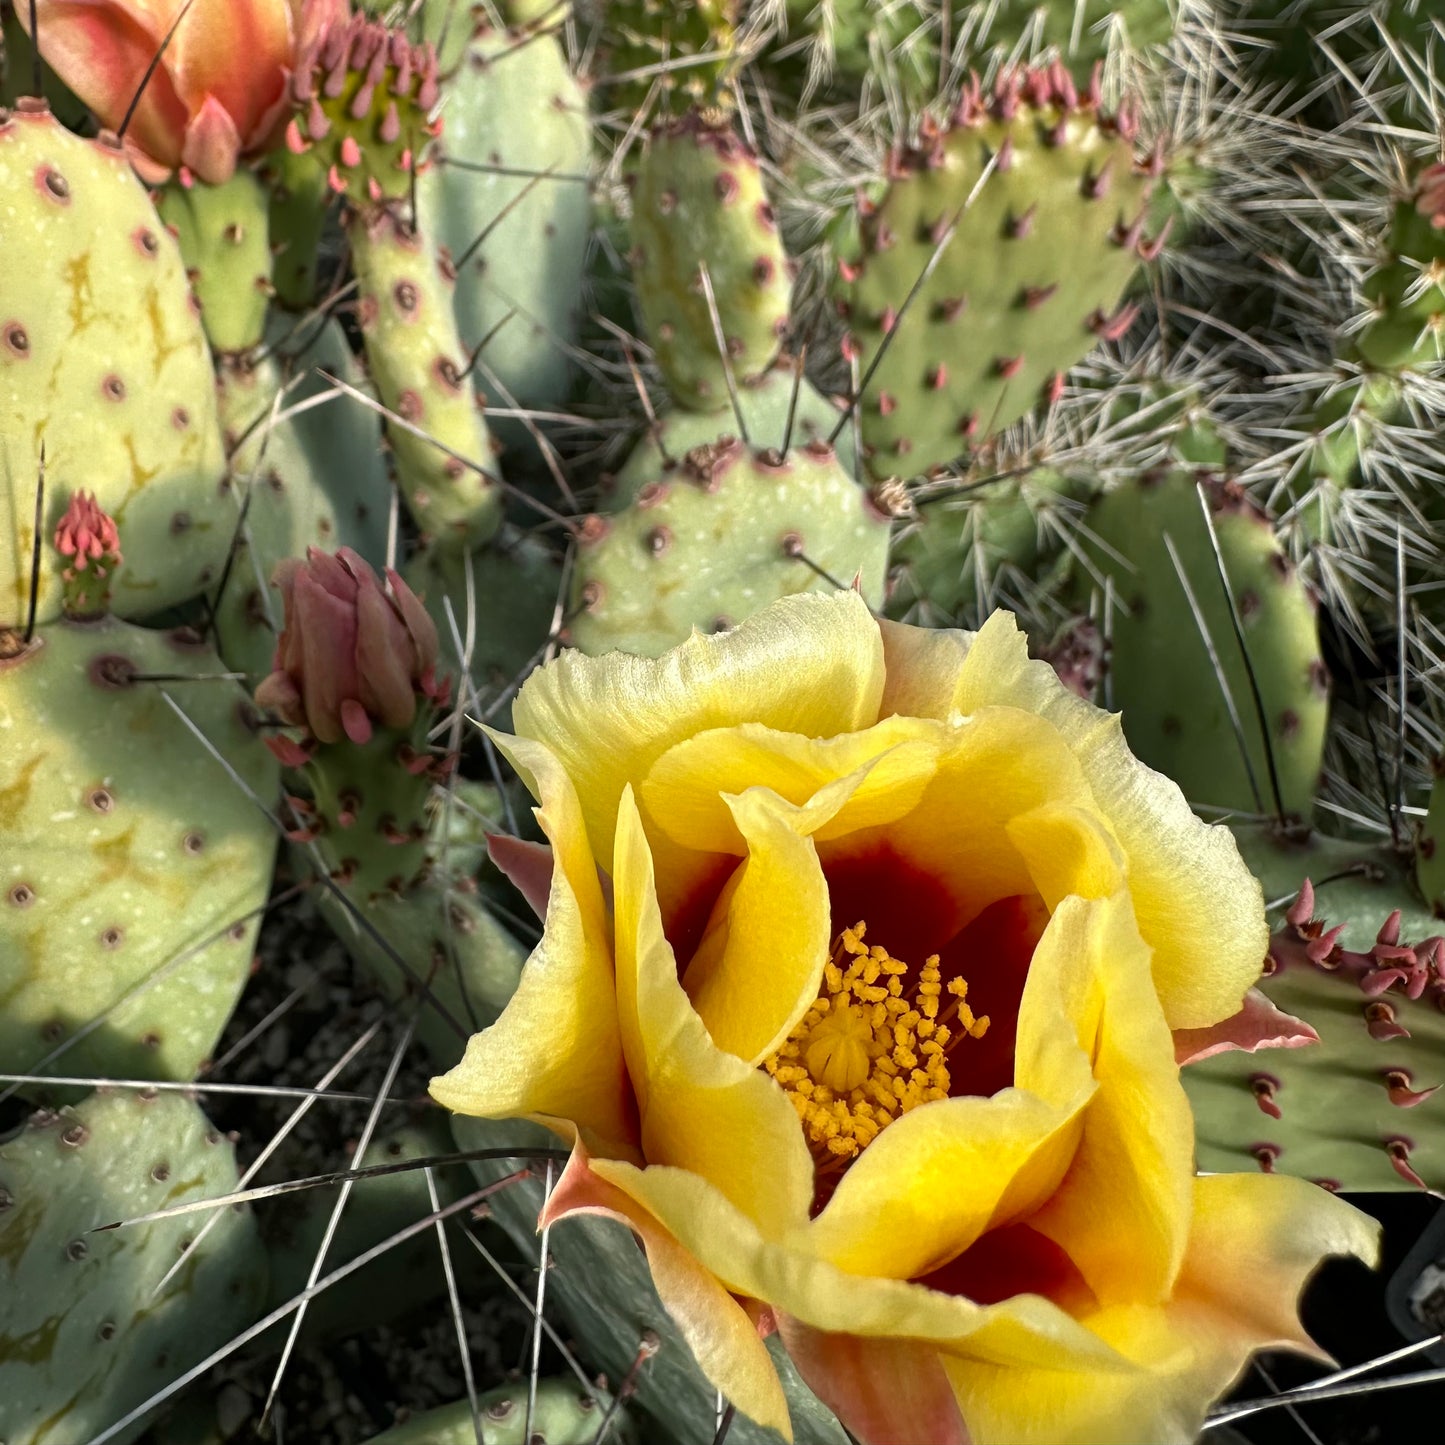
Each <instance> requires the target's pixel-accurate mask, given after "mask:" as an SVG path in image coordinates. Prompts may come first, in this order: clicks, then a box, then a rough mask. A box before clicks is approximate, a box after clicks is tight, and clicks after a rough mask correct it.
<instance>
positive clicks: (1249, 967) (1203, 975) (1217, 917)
mask: <svg viewBox="0 0 1445 1445" xmlns="http://www.w3.org/2000/svg"><path fill="white" fill-rule="evenodd" d="M960 636H961V637H963V638H967V634H960ZM889 647H890V652H891V651H892V650H893V648H894V645H893V643H891V642H890V643H889ZM913 652H914V654H916V653H917V649H916V648H915V649H914V650H913ZM929 655H930V657H935V658H936V657H937V656H941V655H942V649H941V647H935V648H934V649H933V650H932V651H931V652H930V654H929ZM891 688H892V684H891V682H890V684H889V690H890V691H891ZM1000 704H1002V705H1006V706H1011V707H1021V708H1024V709H1026V710H1027V711H1029V712H1032V713H1037V714H1038V715H1039V716H1040V717H1044V718H1047V719H1048V720H1049V721H1050V722H1051V723H1052V724H1053V725H1054V726H1055V727H1056V728H1057V729H1058V730H1059V732H1060V733H1061V734H1062V736H1063V737H1064V738H1065V739H1066V740H1067V742H1068V745H1069V747H1070V748H1072V750H1073V752H1074V754H1075V756H1076V757H1077V758H1078V760H1079V763H1080V765H1081V766H1082V767H1083V770H1084V775H1085V776H1086V777H1087V778H1088V781H1089V787H1090V789H1091V790H1092V792H1093V795H1094V798H1095V800H1096V802H1097V804H1098V806H1099V808H1100V810H1101V811H1102V812H1103V814H1104V816H1105V817H1106V818H1107V819H1108V820H1109V823H1110V826H1111V827H1112V828H1113V830H1114V835H1115V837H1116V838H1117V839H1118V840H1119V845H1120V846H1121V847H1122V848H1123V850H1124V853H1125V855H1126V856H1127V858H1128V860H1129V889H1130V892H1131V893H1132V895H1133V898H1134V912H1135V916H1136V917H1137V919H1138V921H1139V931H1140V932H1141V933H1142V934H1143V935H1144V941H1145V942H1146V943H1148V944H1149V946H1150V947H1151V948H1152V949H1153V950H1154V981H1155V984H1156V986H1157V987H1158V990H1159V997H1160V999H1161V1000H1162V1002H1163V1004H1164V1014H1165V1017H1166V1018H1167V1019H1168V1020H1169V1026H1170V1027H1171V1028H1191V1029H1192V1028H1205V1027H1207V1026H1208V1025H1210V1024H1212V1023H1217V1022H1218V1021H1219V1020H1220V1019H1224V1018H1228V1017H1229V1016H1230V1015H1231V1014H1233V1013H1236V1012H1237V1011H1238V1009H1239V1006H1240V1000H1241V999H1243V997H1244V995H1245V992H1246V990H1247V989H1248V988H1249V987H1250V985H1251V984H1253V983H1254V981H1255V980H1256V979H1257V978H1258V977H1259V974H1260V970H1261V969H1262V967H1263V964H1264V957H1265V952H1266V949H1267V948H1268V944H1269V930H1268V926H1267V924H1266V922H1265V917H1264V897H1263V894H1262V892H1261V889H1260V885H1259V883H1258V881H1257V880H1256V879H1255V878H1254V876H1253V875H1252V874H1251V873H1250V871H1249V869H1248V868H1247V867H1246V866H1245V864H1244V862H1243V860H1242V859H1241V858H1240V856H1239V849H1238V847H1236V845H1235V842H1234V838H1233V836H1232V835H1231V834H1230V832H1229V830H1228V829H1227V828H1225V827H1223V826H1209V825H1207V824H1205V823H1202V822H1201V821H1200V820H1199V819H1198V818H1196V817H1195V816H1194V814H1193V813H1192V812H1191V811H1190V808H1189V805H1188V803H1187V802H1186V801H1185V799H1184V795H1183V793H1181V792H1180V791H1179V788H1178V787H1177V786H1176V785H1175V784H1174V783H1173V782H1171V781H1170V780H1169V779H1168V778H1166V777H1164V775H1163V774H1162V773H1156V772H1154V770H1153V769H1152V768H1147V767H1145V766H1144V764H1143V763H1141V762H1140V761H1139V760H1138V759H1137V758H1136V757H1134V756H1133V754H1132V753H1130V751H1129V746H1128V744H1127V743H1126V742H1125V741H1124V734H1123V730H1122V728H1121V727H1120V724H1119V719H1118V718H1117V717H1116V716H1114V715H1112V714H1109V713H1105V712H1103V711H1101V710H1100V709H1099V708H1096V707H1095V706H1094V705H1093V704H1092V703H1089V702H1085V701H1084V699H1083V698H1080V697H1076V696H1075V695H1074V694H1073V693H1071V692H1070V691H1069V690H1068V689H1067V688H1066V687H1065V686H1064V685H1063V683H1061V682H1060V681H1059V679H1058V677H1057V675H1056V674H1055V672H1054V670H1053V668H1051V667H1050V666H1049V665H1048V663H1046V662H1037V661H1030V659H1029V656H1028V643H1027V640H1026V639H1025V637H1024V635H1023V634H1022V633H1021V632H1020V631H1019V630H1018V624H1017V622H1016V621H1015V620H1014V618H1013V617H1012V616H1011V615H1009V614H1008V613H1005V612H996V613H994V614H993V616H992V617H990V618H989V619H988V621H987V622H986V623H985V624H984V625H983V627H982V628H981V629H980V631H979V632H977V633H976V634H974V636H973V638H972V640H971V641H970V642H969V643H968V647H967V653H966V655H965V656H964V659H963V662H962V664H961V666H960V667H959V668H958V671H957V674H956V676H955V679H954V689H953V700H952V704H951V707H952V709H954V710H957V711H958V712H961V713H964V714H970V713H975V712H977V711H978V710H979V709H981V708H985V707H990V706H995V705H1000Z"/></svg>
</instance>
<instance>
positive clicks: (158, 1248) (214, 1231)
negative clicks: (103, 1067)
mask: <svg viewBox="0 0 1445 1445" xmlns="http://www.w3.org/2000/svg"><path fill="white" fill-rule="evenodd" d="M235 1188H236V1163H235V1158H234V1155H233V1152H232V1149H231V1146H230V1145H229V1144H228V1143H227V1142H226V1140H225V1139H224V1138H223V1136H222V1135H221V1134H220V1133H219V1132H218V1131H216V1130H215V1129H213V1128H212V1127H211V1125H210V1123H209V1122H208V1121H207V1119H206V1117H205V1115H204V1114H202V1113H201V1111H200V1109H199V1107H198V1106H197V1105H196V1104H195V1103H193V1102H192V1101H191V1100H189V1099H186V1098H183V1097H181V1096H180V1095H178V1094H161V1095H159V1096H152V1095H145V1094H135V1093H128V1094H122V1093H114V1094H107V1093H102V1094H96V1095H93V1096H92V1097H90V1098H89V1099H87V1100H85V1102H84V1103H82V1104H78V1105H76V1106H75V1107H74V1108H68V1109H62V1110H60V1112H59V1113H51V1112H49V1111H48V1110H47V1111H42V1112H40V1113H38V1114H36V1115H34V1116H33V1117H32V1118H31V1119H30V1121H29V1123H28V1125H27V1126H26V1127H25V1128H24V1129H23V1130H22V1131H21V1132H20V1133H19V1134H18V1135H16V1136H15V1137H13V1138H11V1139H9V1140H8V1141H7V1142H5V1143H3V1144H0V1438H3V1439H4V1440H5V1442H6V1445H59V1442H60V1441H77V1442H78V1441H82V1440H89V1439H91V1438H92V1437H93V1436H94V1435H97V1434H99V1433H100V1431H102V1430H104V1429H105V1428H107V1427H108V1426H111V1425H114V1424H116V1423H117V1422H118V1421H119V1420H121V1419H122V1418H123V1417H124V1416H126V1415H127V1414H129V1412H130V1411H131V1410H133V1409H135V1408H137V1407H138V1406H140V1405H142V1404H143V1403H144V1402H145V1401H146V1400H147V1399H148V1398H149V1397H150V1396H151V1395H152V1394H154V1393H155V1392H157V1391H159V1390H161V1389H163V1388H164V1387H165V1386H166V1385H168V1384H170V1382H171V1381H172V1380H173V1379H175V1378H176V1376H177V1375H179V1374H181V1373H182V1372H183V1371H184V1370H186V1369H188V1368H189V1367H190V1366H192V1365H194V1364H196V1363H198V1362H199V1361H200V1360H202V1359H204V1358H205V1357H206V1355H207V1354H208V1353H209V1352H210V1351H211V1350H213V1349H216V1348H218V1347H219V1346H221V1345H223V1344H224V1343H225V1342H226V1341H227V1340H228V1339H230V1338H231V1336H232V1335H233V1334H235V1333H236V1331H237V1330H240V1329H244V1328H245V1327H246V1326H247V1325H248V1324H250V1323H251V1321H252V1320H253V1319H254V1318H255V1317H256V1315H257V1314H258V1313H259V1310H260V1306H261V1302H262V1301H263V1300H264V1299H265V1296H266V1255H265V1253H264V1251H263V1250H262V1248H261V1242H260V1239H259V1238H258V1236H257V1233H256V1226H255V1221H254V1220H253V1219H252V1218H251V1216H250V1214H249V1213H246V1212H239V1211H237V1210H234V1209H226V1210H223V1211H221V1212H220V1213H219V1214H217V1215H216V1216H214V1217H212V1216H210V1215H206V1214H191V1215H184V1216H182V1217H180V1218H176V1219H166V1220H157V1221H155V1222H153V1223H149V1224H137V1225H135V1226H133V1227H130V1228H126V1229H119V1230H114V1231H108V1232H105V1233H99V1234H97V1233H94V1232H93V1231H95V1230H96V1229H98V1228H100V1227H101V1226H102V1225H108V1224H114V1223H116V1222H117V1221H120V1220H126V1219H131V1218H134V1217H135V1216H137V1215H140V1214H146V1213H149V1212H151V1211H152V1210H157V1209H164V1208H167V1207H168V1206H171V1205H175V1204H182V1203H186V1202H188V1201H190V1200H194V1199H204V1198H207V1197H209V1196H212V1195H217V1194H224V1193H226V1192H227V1191H228V1190H232V1189H235ZM208 1219H211V1220H212V1227H211V1228H210V1229H209V1230H207V1232H206V1235H205V1237H204V1238H203V1239H200V1240H199V1241H198V1242H197V1244H196V1246H195V1249H194V1252H193V1253H192V1254H191V1256H190V1258H189V1260H188V1261H187V1263H186V1264H185V1266H184V1267H183V1268H181V1269H180V1270H179V1271H177V1273H176V1275H175V1277H174V1278H173V1279H172V1280H170V1281H169V1282H168V1283H167V1284H166V1286H165V1288H164V1289H163V1290H162V1291H161V1292H160V1294H159V1295H157V1294H155V1293H154V1291H155V1289H156V1286H157V1285H159V1284H160V1282H161V1280H162V1279H163V1278H164V1277H165V1275H166V1273H167V1272H168V1271H169V1270H170V1269H171V1267H172V1266H173V1265H174V1264H175V1263H176V1261H177V1259H178V1258H179V1256H180V1251H181V1250H182V1249H183V1248H184V1247H185V1245H186V1244H187V1242H188V1241H189V1240H191V1239H192V1238H195V1237H196V1236H197V1235H198V1233H199V1230H200V1227H201V1225H202V1223H203V1222H205V1221H206V1220H208ZM143 1428H144V1422H143V1421H138V1422H137V1423H136V1424H134V1425H131V1426H128V1427H127V1428H126V1429H125V1430H124V1431H122V1432H121V1433H120V1434H118V1435H116V1436H114V1437H113V1438H114V1439H115V1440H117V1441H119V1442H121V1445H125V1442H128V1441H131V1440H134V1439H135V1437H136V1436H137V1435H138V1434H139V1433H140V1432H141V1430H142V1429H143Z"/></svg>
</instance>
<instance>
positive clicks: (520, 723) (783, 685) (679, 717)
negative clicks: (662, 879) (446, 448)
mask: <svg viewBox="0 0 1445 1445" xmlns="http://www.w3.org/2000/svg"><path fill="white" fill-rule="evenodd" d="M882 694H883V645H882V642H881V641H880V639H879V636H878V624H877V623H876V622H875V621H874V620H873V615H872V613H870V612H869V610H868V605H867V603H865V602H864V601H863V599H862V598H861V597H860V596H858V594H857V593H856V592H851V591H847V592H838V593H833V594H827V595H824V594H818V593H806V594H804V593H800V594H797V595H795V596H792V597H786V598H784V599H783V600H782V601H780V602H776V603H774V604H773V605H772V606H771V607H768V608H766V609H765V610H764V611H762V612H759V613H757V614H755V615H754V616H752V617H750V618H748V620H747V621H746V622H744V623H742V625H741V626H739V627H737V628H736V629H734V630H733V631H732V632H728V633H722V634H718V635H713V636H704V635H702V634H694V635H693V636H692V637H690V638H689V639H688V640H687V641H686V642H684V643H682V644H681V645H680V646H678V647H675V648H674V649H673V650H672V651H671V652H668V653H665V654H664V655H663V656H662V657H659V658H655V659H654V658H643V657H628V656H626V655H624V654H622V653H609V654H607V655H606V656H604V657H584V656H582V654H581V653H578V652H564V653H563V654H562V655H561V656H560V657H559V658H557V659H556V661H555V662H551V663H549V664H548V665H547V666H545V667H541V668H538V669H537V671H536V672H534V673H533V674H532V675H531V677H529V678H528V679H527V681H526V682H525V683H524V684H523V685H522V689H521V691H520V692H519V693H518V694H517V700H516V702H515V703H514V704H513V707H512V718H513V722H514V726H515V727H516V730H517V732H518V733H519V734H520V735H521V736H523V737H530V738H538V739H540V740H542V741H544V742H546V744H547V746H548V747H549V748H551V749H552V751H553V752H554V753H555V754H556V755H557V757H558V758H559V759H560V760H561V763H562V765H563V767H564V768H565V769H566V770H567V772H568V774H569V775H570V776H571V778H572V780H573V782H574V783H575V784H576V787H577V796H578V798H579V799H580V800H581V804H582V813H583V816H584V817H585V818H586V820H587V832H588V836H589V837H590V838H591V840H592V848H593V851H594V852H595V853H596V855H597V856H598V857H599V858H610V857H611V856H612V830H613V827H614V826H615V822H616V817H617V805H618V800H619V799H620V798H621V797H622V790H623V788H624V787H625V786H626V785H627V784H628V783H631V784H632V785H633V786H634V787H636V786H638V785H639V784H641V782H642V780H643V779H644V778H645V777H646V776H647V774H648V772H649V771H650V770H651V768H652V765H653V764H654V763H655V762H656V761H657V759H658V758H660V757H661V756H662V755H663V753H665V752H666V751H667V750H668V749H669V748H670V747H673V746H674V745H675V744H677V743H680V742H682V741H683V740H684V739H686V738H690V737H693V736H695V735H696V734H698V733H701V732H705V731H706V730H708V729H710V728H719V727H733V726H736V725H737V724H739V723H744V722H755V723H761V724H763V725H764V726H766V727H771V728H777V729H778V730H779V731H781V732H791V733H801V734H803V735H804V736H806V737H832V736H834V735H835V734H838V733H846V732H856V731H857V730H858V729H859V728H863V727H869V726H871V725H872V724H873V723H874V722H876V721H877V719H878V700H879V698H880V697H881V696H882Z"/></svg>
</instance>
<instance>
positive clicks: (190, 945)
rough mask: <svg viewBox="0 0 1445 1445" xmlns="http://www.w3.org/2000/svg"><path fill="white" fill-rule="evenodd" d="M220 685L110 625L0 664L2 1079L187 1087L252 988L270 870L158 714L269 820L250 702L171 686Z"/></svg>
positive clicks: (221, 692)
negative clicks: (100, 1078)
mask: <svg viewBox="0 0 1445 1445" xmlns="http://www.w3.org/2000/svg"><path fill="white" fill-rule="evenodd" d="M5 637H6V635H5V634H0V640H3V639H4V638H5ZM9 639H10V641H11V643H12V644H15V643H18V638H16V637H15V636H14V634H10V635H9ZM220 671H221V663H220V661H219V659H218V658H217V657H216V655H215V653H213V652H212V651H211V650H210V648H208V647H206V646H205V645H204V644H202V643H200V642H197V641H194V640H190V639H189V638H187V637H186V636H184V635H180V634H162V633H158V632H148V631H144V630H142V629H141V628H137V627H131V626H129V625H127V624H126V623H123V622H117V621H114V620H111V619H103V620H100V621H95V622H86V623H72V622H57V623H53V624H51V625H50V626H49V627H45V628H42V629H40V631H39V632H38V633H37V634H36V637H35V640H34V641H33V643H32V644H31V646H30V647H29V648H28V649H23V650H18V651H17V650H16V648H15V646H14V645H12V646H11V648H10V649H9V651H8V652H6V653H4V654H3V660H0V729H3V731H4V734H5V737H6V739H7V741H6V745H5V748H4V751H3V756H0V799H3V800H4V809H3V814H0V816H3V820H4V827H5V840H6V843H5V848H4V850H3V857H4V862H3V863H0V998H3V999H4V1000H5V1004H4V1008H3V1009H0V1057H4V1058H5V1060H6V1061H7V1067H10V1068H12V1069H14V1070H15V1071H17V1072H34V1071H37V1070H40V1069H41V1065H42V1061H44V1060H47V1059H53V1062H52V1063H50V1064H48V1065H47V1066H46V1067H45V1068H44V1070H43V1072H46V1073H51V1074H58V1075H89V1074H100V1075H109V1076H111V1077H115V1078H137V1077H138V1078H161V1079H190V1078H193V1077H194V1076H195V1074H196V1072H197V1070H198V1069H199V1067H200V1065H201V1064H202V1062H203V1061H204V1060H205V1059H207V1058H208V1057H209V1056H210V1053H211V1049H212V1047H213V1046H214V1044H215V1042H216V1039H217V1038H218V1037H219V1036H220V1033H221V1030H222V1028H224V1026H225V1023H226V1020H227V1018H228V1017H229V1016H230V1013H231V1010H232V1008H233V1007H234V1005H235V1001H236V998H237V996H238V995H239V994H240V992H241V988H242V986H243V985H244V983H245V981H246V978H247V976H248V974H249V972H250V967H251V959H252V951H251V950H252V944H253V942H254V940H255V937H256V929H257V927H258V925H259V922H260V913H261V910H262V907H263V905H264V904H265V901H266V896H267V893H268V892H269V890H270V886H271V871H272V866H273V860H274V858H275V852H276V834H275V832H274V831H273V829H272V828H271V826H270V824H269V823H268V822H267V821H266V820H265V819H264V818H263V817H262V816H261V815H260V814H259V813H258V811H257V810H256V807H255V805H254V804H253V803H252V802H251V801H250V800H249V799H247V797H246V796H245V794H244V793H243V792H242V791H241V790H240V789H239V788H237V787H235V786H233V784H232V783H231V782H230V781H229V780H228V778H227V777H226V774H225V772H224V770H223V768H222V766H221V764H220V763H219V762H218V761H217V760H216V759H215V758H214V757H212V756H211V755H210V753H209V752H208V751H207V749H206V746H205V744H203V743H202V742H201V741H200V740H199V739H198V738H197V737H195V736H194V735H193V734H192V733H191V731H190V729H189V728H188V726H187V724H186V723H185V722H184V721H182V719H181V718H180V717H179V716H178V715H177V713H176V712H175V711H173V710H172V708H171V706H170V705H169V704H168V703H167V702H166V699H165V696H164V695H163V690H164V693H165V694H168V695H169V696H171V697H172V698H174V699H175V702H176V704H177V705H178V706H179V707H180V708H181V709H182V710H183V711H184V712H185V714H186V716H187V717H188V718H189V719H190V720H191V722H192V723H194V725H195V727H196V728H197V729H198V730H199V731H200V733H202V734H203V735H204V736H205V737H206V738H207V739H208V740H209V741H210V743H211V744H212V745H213V746H214V747H215V748H216V749H218V750H219V751H220V753H221V754H223V755H224V757H225V758H226V759H227V761H228V762H229V763H230V765H231V766H232V767H233V768H235V769H236V770H237V772H238V773H239V775H240V776H241V778H242V779H243V780H244V781H245V783H246V785H247V786H249V787H250V788H251V789H252V790H253V791H254V792H255V793H256V795H257V797H258V798H260V799H261V800H262V801H263V802H264V803H266V804H269V803H270V802H271V800H272V799H273V797H274V796H275V792H276V783H277V768H276V764H275V760H274V759H273V758H272V757H271V755H270V754H269V753H268V752H267V751H266V749H265V748H264V747H263V746H262V745H261V742H260V739H259V737H258V736H257V734H256V732H255V729H254V721H255V716H256V714H255V711H254V709H253V708H252V707H251V705H250V702H249V699H247V698H246V697H245V695H244V694H243V693H242V692H241V691H240V690H239V689H238V688H237V687H236V686H235V684H234V683H231V682H225V681H187V680H186V679H187V678H193V677H204V676H205V675H207V674H210V675H212V676H214V675H215V674H217V673H219V672H220ZM145 679H154V680H145Z"/></svg>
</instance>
